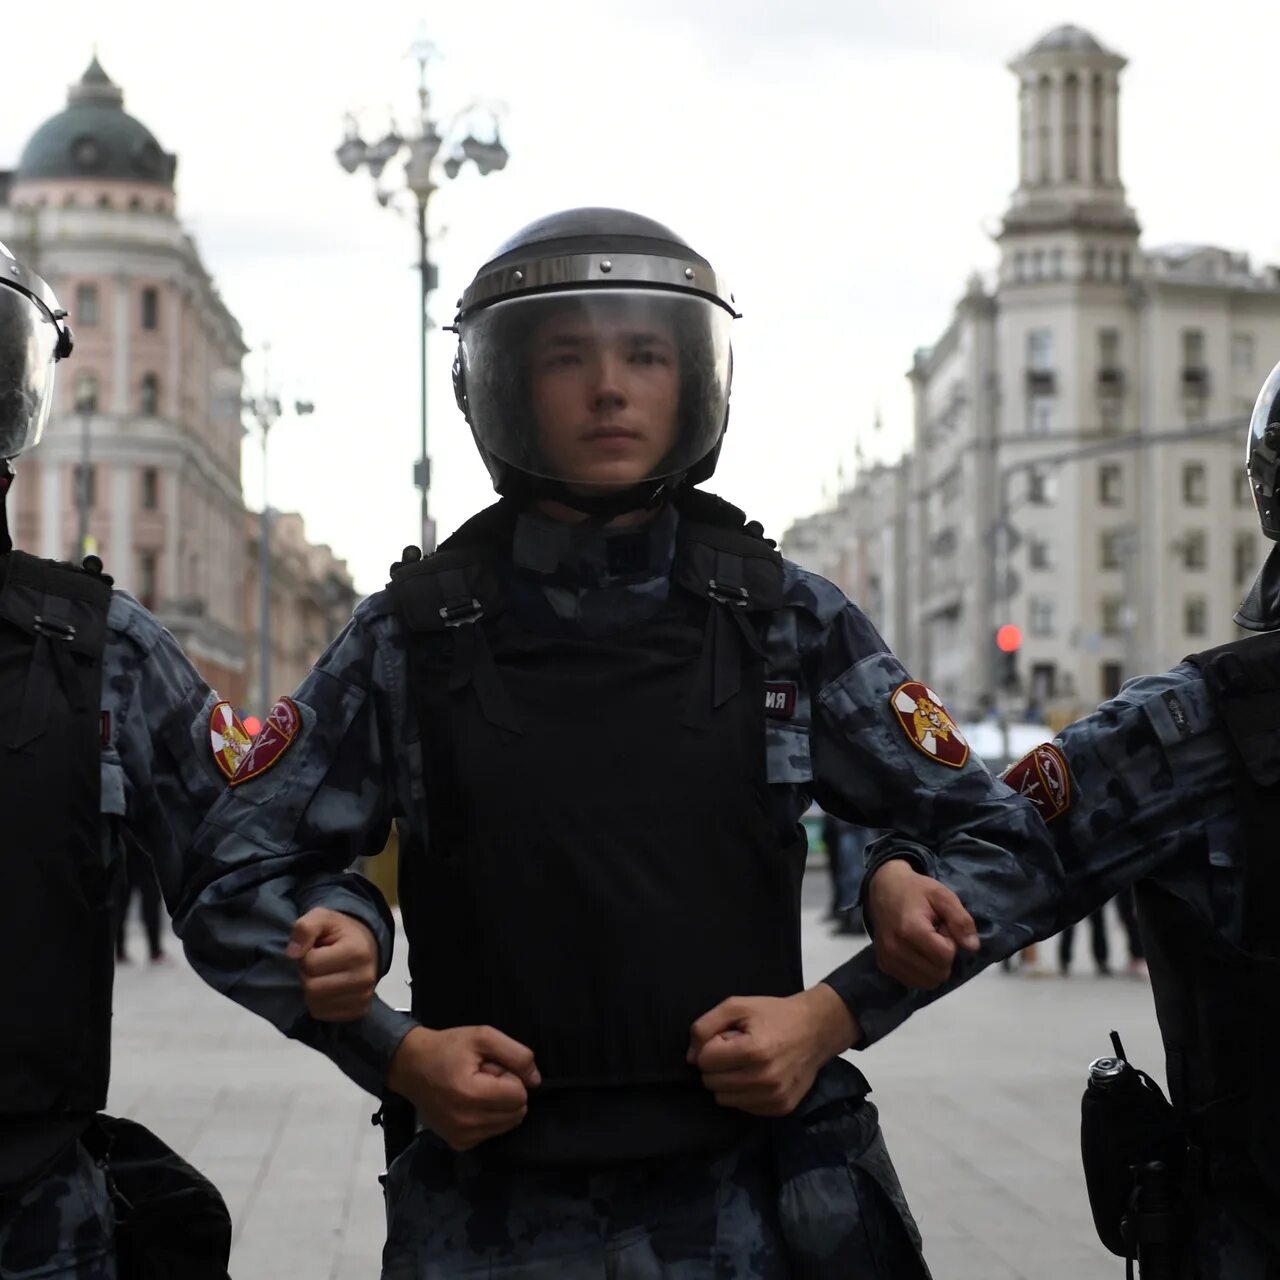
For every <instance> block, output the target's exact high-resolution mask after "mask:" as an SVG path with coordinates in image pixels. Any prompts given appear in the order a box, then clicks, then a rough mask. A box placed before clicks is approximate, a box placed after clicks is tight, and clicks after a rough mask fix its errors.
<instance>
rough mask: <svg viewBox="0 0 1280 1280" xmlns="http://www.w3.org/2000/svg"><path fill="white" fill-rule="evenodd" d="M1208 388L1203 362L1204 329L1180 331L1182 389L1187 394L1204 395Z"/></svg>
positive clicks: (1207, 372) (1207, 374) (1206, 373)
mask: <svg viewBox="0 0 1280 1280" xmlns="http://www.w3.org/2000/svg"><path fill="white" fill-rule="evenodd" d="M1208 389H1209V371H1208V370H1207V369H1206V368H1205V362H1204V330H1203V329H1183V331H1182V390H1183V392H1184V393H1186V394H1187V395H1204V394H1205V392H1207V391H1208Z"/></svg>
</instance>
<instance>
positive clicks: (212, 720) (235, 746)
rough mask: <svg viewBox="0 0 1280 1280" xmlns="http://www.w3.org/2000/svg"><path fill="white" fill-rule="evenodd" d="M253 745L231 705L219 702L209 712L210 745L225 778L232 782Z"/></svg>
mask: <svg viewBox="0 0 1280 1280" xmlns="http://www.w3.org/2000/svg"><path fill="white" fill-rule="evenodd" d="M252 744H253V739H252V738H250V737H249V731H248V730H247V729H246V728H245V727H244V725H243V724H241V723H240V717H239V716H238V715H236V709H235V708H234V707H233V706H232V705H231V703H229V702H219V703H218V704H217V705H216V706H215V707H214V708H213V710H212V711H211V712H209V745H210V747H211V748H212V749H213V762H214V764H216V765H217V766H218V768H219V770H220V771H221V773H222V776H223V777H224V778H226V779H228V780H230V779H231V778H233V777H234V776H235V772H236V769H237V768H238V767H239V764H240V761H241V760H243V759H244V757H245V756H246V755H247V754H248V751H249V748H250V746H251V745H252Z"/></svg>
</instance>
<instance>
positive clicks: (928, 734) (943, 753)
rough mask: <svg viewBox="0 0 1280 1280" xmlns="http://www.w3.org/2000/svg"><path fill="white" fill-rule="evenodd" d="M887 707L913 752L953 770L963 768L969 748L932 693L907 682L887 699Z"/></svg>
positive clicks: (912, 682)
mask: <svg viewBox="0 0 1280 1280" xmlns="http://www.w3.org/2000/svg"><path fill="white" fill-rule="evenodd" d="M889 705H890V706H891V707H892V708H893V713H894V715H896V716H897V717H898V723H899V724H900V725H901V726H902V731H903V733H905V734H906V735H907V737H908V738H909V739H910V740H911V745H912V746H913V747H915V748H916V750H918V751H922V752H923V753H924V754H925V755H927V756H928V757H929V759H930V760H936V761H937V762H938V764H945V765H947V766H949V767H950V768H952V769H960V768H962V767H963V766H964V763H965V761H967V760H968V759H969V744H968V743H967V742H966V741H965V740H964V735H963V734H962V733H961V732H960V728H959V726H958V725H957V724H956V722H955V721H954V720H953V719H952V718H951V716H950V715H949V714H948V712H947V709H946V708H945V707H944V706H943V705H942V699H941V698H939V697H938V695H937V694H936V693H934V692H933V690H932V689H930V688H929V687H928V686H927V685H923V684H921V683H920V682H919V681H918V680H908V681H907V683H906V684H900V685H899V686H898V687H897V688H896V689H895V690H894V691H893V693H892V694H890V695H889Z"/></svg>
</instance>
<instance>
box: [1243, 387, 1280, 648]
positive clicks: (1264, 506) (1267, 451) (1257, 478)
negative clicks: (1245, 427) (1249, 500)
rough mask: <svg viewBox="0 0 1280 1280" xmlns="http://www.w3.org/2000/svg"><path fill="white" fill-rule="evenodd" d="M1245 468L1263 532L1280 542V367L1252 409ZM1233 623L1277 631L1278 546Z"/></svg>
mask: <svg viewBox="0 0 1280 1280" xmlns="http://www.w3.org/2000/svg"><path fill="white" fill-rule="evenodd" d="M1244 465H1245V470H1246V472H1247V473H1248V476H1249V491H1250V493H1252V494H1253V505H1254V507H1255V509H1256V510H1257V512H1258V523H1259V525H1261V527H1262V532H1263V534H1264V535H1265V536H1266V537H1268V538H1270V539H1271V540H1272V541H1280V492H1278V491H1277V490H1278V486H1280V364H1277V365H1276V367H1275V368H1274V369H1272V370H1271V372H1270V373H1269V374H1268V375H1267V380H1266V381H1265V382H1264V383H1263V384H1262V390H1261V391H1259V392H1258V399H1257V401H1256V403H1255V404H1254V406H1253V417H1252V418H1250V420H1249V437H1248V440H1247V441H1246V443H1245V455H1244ZM1235 620H1236V623H1237V625H1239V626H1241V627H1245V628H1247V629H1248V630H1250V631H1277V630H1280V547H1272V548H1271V550H1270V552H1269V553H1268V555H1267V558H1266V560H1265V561H1264V563H1263V565H1262V568H1261V570H1260V571H1259V573H1258V576H1257V578H1256V579H1255V580H1254V583H1253V586H1252V587H1250V588H1249V594H1248V595H1247V596H1246V597H1245V598H1244V601H1243V603H1242V604H1241V605H1240V608H1239V609H1238V610H1237V611H1236V615H1235Z"/></svg>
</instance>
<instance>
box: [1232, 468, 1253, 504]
mask: <svg viewBox="0 0 1280 1280" xmlns="http://www.w3.org/2000/svg"><path fill="white" fill-rule="evenodd" d="M1232 484H1233V487H1234V490H1235V498H1236V506H1237V507H1247V506H1249V505H1251V504H1252V502H1253V488H1252V481H1250V479H1249V473H1248V472H1247V471H1237V472H1235V473H1234V476H1233V479H1232Z"/></svg>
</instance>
